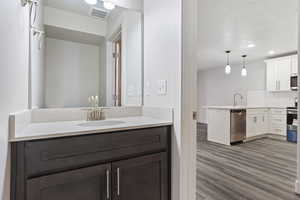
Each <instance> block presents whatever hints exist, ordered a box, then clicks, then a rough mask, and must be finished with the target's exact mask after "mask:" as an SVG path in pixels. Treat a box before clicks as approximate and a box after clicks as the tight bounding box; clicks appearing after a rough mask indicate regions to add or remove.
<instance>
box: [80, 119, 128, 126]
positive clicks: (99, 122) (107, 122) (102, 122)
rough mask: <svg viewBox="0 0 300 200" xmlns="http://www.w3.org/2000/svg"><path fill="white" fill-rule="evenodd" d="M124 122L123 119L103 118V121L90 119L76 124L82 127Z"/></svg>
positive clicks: (112, 124)
mask: <svg viewBox="0 0 300 200" xmlns="http://www.w3.org/2000/svg"><path fill="white" fill-rule="evenodd" d="M123 123H125V122H123V121H116V120H103V121H91V122H85V123H82V124H78V126H84V127H91V126H116V125H119V124H123Z"/></svg>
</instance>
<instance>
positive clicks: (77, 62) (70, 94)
mask: <svg viewBox="0 0 300 200" xmlns="http://www.w3.org/2000/svg"><path fill="white" fill-rule="evenodd" d="M99 57H100V50H99V46H94V45H87V44H82V43H76V42H69V41H64V40H57V39H52V38H47V39H46V61H45V62H46V99H45V105H46V107H82V106H88V97H89V96H91V95H99V75H100V58H99Z"/></svg>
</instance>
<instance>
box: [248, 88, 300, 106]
mask: <svg viewBox="0 0 300 200" xmlns="http://www.w3.org/2000/svg"><path fill="white" fill-rule="evenodd" d="M297 96H298V94H297V92H267V91H264V90H254V91H248V92H247V105H248V106H284V107H290V106H294V105H295V99H296V98H297Z"/></svg>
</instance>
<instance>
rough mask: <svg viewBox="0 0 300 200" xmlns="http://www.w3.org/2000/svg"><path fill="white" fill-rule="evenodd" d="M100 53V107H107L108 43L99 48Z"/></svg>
mask: <svg viewBox="0 0 300 200" xmlns="http://www.w3.org/2000/svg"><path fill="white" fill-rule="evenodd" d="M99 52H100V57H99V59H100V61H99V62H100V63H99V64H100V69H99V98H100V102H99V106H107V97H106V96H107V86H106V79H107V77H106V74H107V72H106V70H107V69H106V42H103V44H101V45H100V47H99Z"/></svg>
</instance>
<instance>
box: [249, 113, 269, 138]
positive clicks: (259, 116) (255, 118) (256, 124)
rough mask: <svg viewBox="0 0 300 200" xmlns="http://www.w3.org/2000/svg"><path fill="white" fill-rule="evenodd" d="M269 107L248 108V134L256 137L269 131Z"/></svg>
mask: <svg viewBox="0 0 300 200" xmlns="http://www.w3.org/2000/svg"><path fill="white" fill-rule="evenodd" d="M268 112H269V111H268V109H248V110H247V123H246V124H247V125H246V136H247V138H249V137H254V136H258V135H262V134H266V133H268V130H269V120H268Z"/></svg>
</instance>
